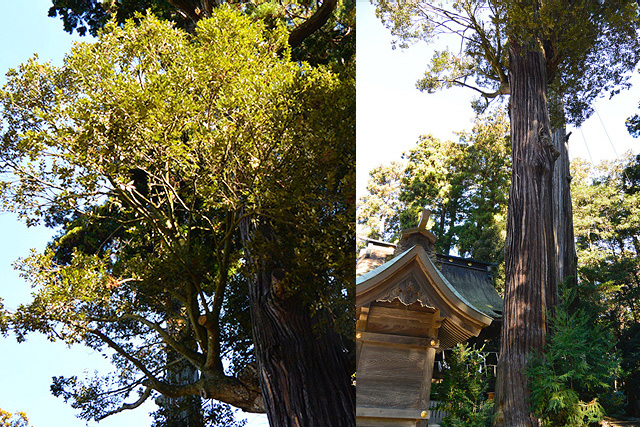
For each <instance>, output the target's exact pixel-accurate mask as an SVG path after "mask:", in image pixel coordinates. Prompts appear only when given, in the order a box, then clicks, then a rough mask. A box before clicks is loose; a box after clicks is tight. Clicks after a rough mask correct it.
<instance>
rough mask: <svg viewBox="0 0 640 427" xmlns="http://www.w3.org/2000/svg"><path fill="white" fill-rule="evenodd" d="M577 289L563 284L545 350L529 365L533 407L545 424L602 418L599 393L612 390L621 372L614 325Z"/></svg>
mask: <svg viewBox="0 0 640 427" xmlns="http://www.w3.org/2000/svg"><path fill="white" fill-rule="evenodd" d="M577 297H578V292H576V290H575V289H573V290H572V289H567V288H564V289H562V295H561V302H560V303H559V304H558V306H557V308H556V311H555V315H554V317H553V318H552V319H551V320H550V322H549V324H550V327H551V328H552V331H553V332H552V333H551V334H549V335H548V341H547V345H546V348H545V353H544V355H540V356H536V357H535V358H533V359H532V360H531V361H530V362H529V365H528V368H527V376H528V379H529V387H530V390H531V406H532V411H533V413H534V414H535V415H536V416H537V417H538V418H540V419H541V420H542V423H543V425H544V426H584V425H589V424H591V423H594V422H598V421H601V420H602V419H603V418H604V415H605V411H604V409H603V407H602V405H601V404H600V403H599V402H598V396H600V395H602V394H604V393H609V392H610V391H609V390H610V389H611V388H612V386H613V379H614V378H616V376H617V375H618V374H619V373H620V358H619V356H618V354H617V353H616V350H615V339H614V336H613V333H612V331H611V329H610V328H609V327H608V326H607V325H606V324H603V323H601V322H600V321H599V319H598V316H597V312H596V313H595V314H594V311H592V310H591V306H590V305H588V304H584V302H582V301H578V300H577Z"/></svg>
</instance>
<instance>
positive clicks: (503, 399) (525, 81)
mask: <svg viewBox="0 0 640 427" xmlns="http://www.w3.org/2000/svg"><path fill="white" fill-rule="evenodd" d="M509 64H510V66H509V80H510V82H509V83H510V88H511V107H510V108H511V109H510V114H511V144H512V155H513V169H512V176H511V189H510V191H509V205H508V215H507V240H506V245H505V275H506V277H505V278H506V286H505V288H506V289H505V302H504V315H503V316H504V317H503V325H502V338H501V354H500V360H499V362H498V378H497V382H496V411H497V420H496V425H497V426H500V427H501V426H508V427H530V426H536V425H537V424H538V423H537V420H536V419H535V418H534V417H532V416H531V414H530V413H529V405H528V402H527V397H528V394H529V392H528V386H527V376H526V364H527V361H528V360H529V359H530V357H531V356H532V355H534V354H537V353H540V352H541V351H542V348H543V346H544V344H545V337H546V329H547V326H546V320H547V319H546V310H547V304H548V302H549V301H552V300H549V301H548V300H547V298H548V296H547V293H548V290H549V289H555V280H556V271H555V242H554V234H553V213H552V204H553V198H552V189H553V185H552V176H553V165H554V161H555V159H556V157H557V150H556V149H555V147H554V146H553V141H552V140H551V134H550V130H549V129H550V122H549V114H548V108H547V96H546V92H547V85H546V81H547V76H546V64H545V58H544V53H543V52H540V51H538V50H537V49H535V48H534V49H529V48H526V47H523V46H519V45H518V44H517V43H516V42H514V41H512V42H511V46H510V51H509Z"/></svg>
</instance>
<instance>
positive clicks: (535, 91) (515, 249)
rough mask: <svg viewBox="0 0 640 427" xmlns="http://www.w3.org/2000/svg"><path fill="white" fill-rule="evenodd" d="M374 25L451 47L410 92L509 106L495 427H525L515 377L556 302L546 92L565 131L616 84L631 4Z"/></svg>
mask: <svg viewBox="0 0 640 427" xmlns="http://www.w3.org/2000/svg"><path fill="white" fill-rule="evenodd" d="M376 4H377V6H378V9H377V11H378V14H379V16H381V17H382V19H383V21H384V22H385V23H386V24H387V25H388V26H389V27H390V28H391V30H392V32H393V33H394V34H395V35H396V36H398V37H399V39H400V41H401V44H405V45H406V44H407V42H408V41H415V40H416V39H418V40H420V39H421V40H430V39H432V38H433V36H434V35H438V34H442V33H447V32H449V33H453V34H455V35H456V36H458V38H459V39H458V40H457V41H456V43H457V45H458V46H460V52H459V54H454V53H451V52H450V51H449V50H445V51H440V52H436V54H435V55H434V58H433V60H432V63H431V65H430V67H429V68H428V70H427V72H426V73H425V77H424V78H423V79H422V80H421V81H420V82H418V87H419V88H420V89H422V90H427V91H433V90H437V89H440V88H445V87H450V86H452V85H458V86H463V87H468V88H471V89H473V90H475V91H477V92H478V93H479V94H480V98H479V99H478V100H477V102H476V106H477V107H481V104H484V105H486V104H487V103H488V102H489V101H490V100H491V99H495V98H496V97H498V96H500V95H506V94H509V95H510V100H509V104H510V106H509V111H510V120H511V144H512V156H513V171H512V181H511V190H510V193H509V209H508V217H507V241H506V248H505V262H506V265H505V273H506V292H505V313H504V320H503V333H502V343H501V346H502V348H501V358H500V361H499V378H498V383H497V396H496V409H497V413H498V416H497V421H496V423H497V425H500V426H502V425H509V426H530V425H536V424H537V421H536V419H535V418H534V417H533V416H531V415H530V414H529V410H528V405H527V402H526V399H527V394H528V391H527V380H526V377H525V375H524V367H525V364H526V361H527V359H528V358H529V355H530V353H532V352H533V353H538V352H540V351H541V350H542V348H543V346H544V343H545V336H546V313H547V312H552V311H553V307H554V305H555V302H556V300H557V286H556V250H555V242H554V230H553V215H552V214H551V209H550V207H551V206H552V205H553V184H552V174H553V166H554V162H555V159H556V157H557V156H558V154H559V152H558V150H557V149H556V148H555V147H554V145H553V142H552V137H551V122H550V118H549V108H548V86H549V85H552V87H554V88H555V93H558V94H563V101H564V102H565V108H564V110H565V113H566V114H567V116H568V117H569V118H570V119H571V120H573V121H576V122H579V121H580V120H583V119H584V117H585V116H587V115H588V114H589V112H590V109H589V103H590V102H591V101H592V100H593V99H594V97H596V96H597V95H598V94H600V93H601V92H603V91H611V92H615V91H617V90H619V88H620V85H624V83H625V82H624V77H621V73H620V71H621V70H630V69H632V68H633V67H634V65H635V64H636V62H637V59H636V57H637V52H638V49H637V47H638V36H637V26H638V19H637V11H636V3H635V2H634V1H624V0H623V1H615V2H612V3H606V4H605V3H600V2H597V1H593V0H584V1H577V2H571V3H569V4H567V3H566V2H563V1H545V2H538V1H533V0H532V1H524V2H522V1H497V0H495V1H494V0H488V1H484V0H458V1H455V2H453V3H452V4H449V5H440V4H436V2H402V3H395V2H390V1H386V0H380V1H377V2H376Z"/></svg>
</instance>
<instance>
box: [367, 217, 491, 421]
mask: <svg viewBox="0 0 640 427" xmlns="http://www.w3.org/2000/svg"><path fill="white" fill-rule="evenodd" d="M428 216H429V211H428V210H425V211H424V212H423V214H422V217H421V218H420V223H419V225H418V227H416V228H413V229H408V230H404V231H403V232H402V236H401V238H400V242H399V243H398V245H397V247H396V248H395V251H393V254H392V255H391V252H392V247H393V245H390V244H386V243H384V242H376V241H373V240H372V241H369V246H368V247H367V248H366V249H365V250H364V251H363V254H362V256H361V257H360V258H359V260H358V268H357V269H358V271H359V272H360V273H362V272H363V270H368V269H370V268H372V269H370V270H369V271H368V272H366V273H364V274H362V275H361V276H360V277H358V278H357V280H356V318H357V324H356V343H357V351H356V358H357V373H356V381H357V387H356V393H357V402H356V424H357V426H358V427H370V426H371V427H373V426H387V427H393V426H406V427H409V426H412V427H413V426H415V427H426V426H427V425H428V420H429V401H430V391H431V381H432V377H433V368H434V358H435V356H436V352H440V351H442V350H444V349H448V348H451V347H453V346H454V345H456V344H457V343H460V342H463V341H466V340H468V339H469V338H471V337H475V336H478V335H479V334H480V332H481V331H482V330H483V329H484V328H487V327H488V326H489V325H491V324H492V323H494V324H495V322H499V320H500V318H501V314H502V299H501V298H500V296H499V295H498V293H497V292H496V291H495V289H494V288H493V285H492V284H491V264H487V263H481V262H477V261H473V260H466V259H463V258H458V257H450V256H442V255H437V254H436V253H435V250H434V246H433V244H434V242H435V241H436V237H435V235H434V234H433V233H431V232H430V231H429V230H427V229H426V224H427V220H428ZM391 256H393V258H391V259H389V260H387V261H386V262H384V261H385V259H386V258H389V257H391ZM494 326H495V325H494Z"/></svg>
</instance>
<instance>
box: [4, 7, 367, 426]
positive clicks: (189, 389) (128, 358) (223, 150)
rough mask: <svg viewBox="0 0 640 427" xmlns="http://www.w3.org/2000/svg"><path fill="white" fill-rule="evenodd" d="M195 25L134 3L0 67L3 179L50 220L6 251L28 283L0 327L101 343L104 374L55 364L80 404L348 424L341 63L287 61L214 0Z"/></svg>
mask: <svg viewBox="0 0 640 427" xmlns="http://www.w3.org/2000/svg"><path fill="white" fill-rule="evenodd" d="M198 25H199V27H198V29H197V31H196V34H197V35H196V36H195V37H192V36H189V35H187V34H185V33H184V32H183V31H181V30H177V29H175V28H173V27H172V26H171V25H170V24H168V23H163V22H160V21H158V20H157V19H155V18H153V17H151V16H147V17H142V16H140V17H139V18H138V20H137V22H133V21H127V22H126V23H125V24H124V25H122V26H120V25H117V24H116V23H112V24H110V25H108V26H107V27H106V29H105V31H104V32H103V33H102V34H101V36H100V39H99V41H98V42H97V43H95V44H79V45H77V46H76V47H75V48H74V50H73V51H72V52H71V54H70V55H69V56H68V57H67V58H66V60H65V63H64V65H63V66H62V67H54V66H52V65H50V64H41V63H38V61H37V59H34V60H32V61H30V62H28V63H27V64H24V65H22V66H21V67H20V68H19V69H18V70H17V71H12V72H10V75H9V79H8V80H9V82H8V84H7V85H6V87H5V88H4V90H3V91H2V92H1V94H0V98H1V99H0V101H1V102H2V106H3V111H2V114H3V122H2V123H3V128H2V150H1V152H2V154H1V155H2V164H1V166H2V172H3V173H4V174H5V175H4V177H6V178H7V180H6V181H4V182H3V184H2V188H1V189H2V198H3V201H4V202H5V207H6V208H9V209H11V210H13V211H14V212H16V213H18V214H19V215H20V216H21V217H22V218H23V219H25V220H26V221H27V222H28V223H29V224H33V223H36V222H38V221H43V222H44V223H45V224H47V225H49V226H51V227H59V228H60V229H61V231H62V233H61V235H60V236H59V237H58V238H57V239H56V241H55V242H53V243H52V244H51V245H50V247H49V248H48V249H47V250H46V251H45V253H43V254H33V256H31V257H29V258H27V259H25V260H23V261H22V262H21V269H22V272H23V275H24V276H25V277H26V278H27V279H29V280H30V281H32V283H33V284H34V285H35V286H36V287H37V290H36V294H35V296H34V300H33V301H31V302H30V303H28V304H25V305H23V306H20V307H19V308H18V310H17V311H16V312H15V313H6V312H5V313H3V316H2V325H3V328H4V329H5V330H6V328H7V327H9V328H11V329H12V331H13V332H14V333H15V334H16V335H17V336H18V338H19V339H23V338H24V336H25V335H26V334H28V333H30V332H33V331H38V332H41V333H44V334H46V335H47V336H48V337H49V338H50V339H56V340H63V341H65V342H67V343H69V344H74V343H84V344H85V345H87V346H89V347H91V348H93V349H96V350H100V351H103V350H106V349H107V348H109V349H110V350H111V353H112V355H113V357H112V359H113V363H114V367H115V369H116V372H115V373H114V375H111V376H109V377H106V378H89V379H87V380H85V381H82V380H79V379H78V378H76V377H71V378H63V377H58V378H55V379H54V384H53V386H52V391H53V392H54V394H56V395H59V396H62V397H63V398H65V399H66V400H67V399H68V400H71V402H72V405H74V406H75V407H76V408H78V409H80V410H81V416H82V417H83V418H85V419H100V418H103V417H105V416H108V415H109V414H113V413H116V412H119V411H121V410H124V409H133V408H136V407H138V406H139V405H140V404H141V403H142V402H143V401H144V400H146V399H148V398H150V397H154V396H158V395H163V396H166V397H168V398H176V397H184V396H199V397H204V398H207V399H211V398H213V399H217V400H220V401H222V402H226V403H229V404H232V405H234V406H236V407H239V408H242V409H244V410H247V411H253V412H256V411H257V412H261V411H265V410H266V411H267V413H268V415H269V418H270V423H271V425H274V426H279V425H282V426H285V425H295V424H296V423H297V424H299V425H305V424H308V423H310V422H311V421H310V420H311V419H313V420H315V422H318V423H321V424H326V425H353V424H354V411H353V408H354V405H355V402H354V399H355V393H354V390H353V387H352V386H351V384H350V381H349V377H350V372H351V371H352V369H353V362H352V353H351V352H350V342H352V336H353V334H352V333H351V331H352V330H353V325H352V323H353V322H352V321H351V320H352V319H353V307H352V304H351V301H352V299H351V298H350V295H351V292H352V291H353V289H352V281H353V277H352V276H353V263H352V261H353V260H352V257H351V252H350V251H347V250H346V249H345V248H347V247H350V246H351V247H352V244H353V232H354V230H353V228H354V227H353V224H352V221H351V218H353V215H354V207H355V197H354V196H353V185H352V184H353V178H354V173H353V172H354V171H353V158H354V153H353V130H354V126H353V118H354V108H353V99H354V96H353V86H354V85H353V79H352V77H349V76H350V74H349V67H348V66H346V65H345V67H342V68H341V70H340V71H341V72H342V74H340V75H337V74H336V73H334V72H332V71H331V67H324V66H318V67H311V66H309V65H308V64H304V63H301V62H299V61H293V60H291V58H290V51H289V48H288V47H287V37H288V32H287V31H286V29H285V28H283V27H281V26H278V27H277V28H275V29H272V30H270V31H267V28H266V24H264V23H263V22H261V21H258V22H253V21H252V20H251V19H250V18H248V17H247V16H243V15H240V14H238V13H237V12H235V11H233V10H232V9H231V8H228V7H222V8H220V9H216V10H215V11H212V16H211V18H210V19H207V20H201V21H199V23H198ZM250 316H251V318H250ZM250 320H253V322H250ZM167 349H170V351H167ZM254 349H255V359H253V358H252V355H253V354H254V353H253V350H254ZM174 355H175V357H174ZM224 359H226V360H229V361H230V362H231V365H230V366H229V367H226V366H224V364H223V360H224ZM254 360H255V362H256V363H252V362H253V361H254ZM181 363H186V364H190V365H191V366H192V367H193V368H195V370H197V371H198V373H199V374H198V375H195V376H194V377H193V380H192V381H191V382H189V383H188V384H175V383H174V382H173V380H172V378H170V377H171V372H172V371H171V369H170V368H171V367H172V366H175V365H177V364H181ZM261 388H262V390H261ZM261 391H262V392H261ZM132 394H133V395H137V400H135V401H134V402H133V403H127V402H128V399H130V395H132ZM311 395H312V396H314V399H313V400H312V401H310V400H309V399H308V396H311ZM327 408H331V410H330V411H327Z"/></svg>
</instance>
